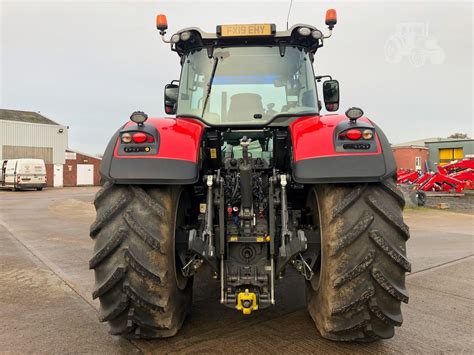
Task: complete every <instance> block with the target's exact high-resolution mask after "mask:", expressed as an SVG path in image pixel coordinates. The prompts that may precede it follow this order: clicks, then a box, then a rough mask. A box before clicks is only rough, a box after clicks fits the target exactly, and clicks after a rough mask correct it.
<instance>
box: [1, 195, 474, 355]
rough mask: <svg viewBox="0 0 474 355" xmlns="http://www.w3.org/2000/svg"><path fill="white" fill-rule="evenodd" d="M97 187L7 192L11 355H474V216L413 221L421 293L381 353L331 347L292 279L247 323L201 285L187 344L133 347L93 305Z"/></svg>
mask: <svg viewBox="0 0 474 355" xmlns="http://www.w3.org/2000/svg"><path fill="white" fill-rule="evenodd" d="M96 191H97V189H96V188H90V187H84V188H64V189H56V190H53V189H47V190H44V191H41V192H37V191H19V192H9V191H0V352H2V353H3V352H6V353H41V354H51V353H72V352H74V353H107V354H108V353H141V352H142V353H214V354H228V353H261V354H267V353H268V354H270V353H271V354H274V353H281V354H283V353H334V354H345V353H347V354H367V353H383V354H392V353H393V354H395V353H405V354H415V353H424V354H434V353H453V354H459V353H465V354H470V353H473V352H474V344H473V339H474V331H473V320H474V272H473V271H474V257H473V255H474V253H473V249H474V245H473V231H474V217H473V215H472V214H469V213H454V212H450V211H444V210H443V211H441V210H432V209H414V210H407V211H406V212H405V222H406V223H407V224H408V225H409V226H410V230H411V239H410V240H409V242H408V245H407V249H408V258H409V259H410V261H411V262H412V273H411V274H409V275H408V276H407V287H408V291H409V294H410V301H409V304H408V305H403V306H402V307H403V308H402V309H403V316H404V324H403V325H402V327H401V328H397V329H396V333H395V337H394V338H392V339H389V340H384V341H380V342H377V343H369V344H354V343H335V342H331V341H328V340H325V339H323V338H321V336H320V335H319V333H318V331H317V330H316V328H315V326H314V323H313V321H312V319H311V318H310V317H309V315H308V313H307V312H306V309H305V296H304V282H303V280H302V278H301V277H300V276H299V275H298V274H296V273H295V272H292V271H289V272H288V273H287V275H286V277H285V278H284V279H283V280H282V282H280V283H278V284H277V290H276V296H277V300H276V301H277V304H276V305H275V307H273V308H272V309H269V310H262V311H258V312H255V313H253V314H252V315H251V316H248V317H244V316H243V315H241V314H240V313H238V312H237V311H234V310H231V309H228V308H225V307H224V306H222V305H221V304H220V303H219V285H218V282H216V281H215V280H212V279H211V277H210V273H209V271H208V270H207V269H204V270H203V271H200V272H199V274H198V275H197V277H196V279H195V282H194V285H195V286H194V304H193V311H192V315H191V316H190V317H189V318H188V319H187V321H186V323H185V325H184V326H183V328H182V330H181V331H180V333H178V335H177V336H175V337H173V338H169V339H163V340H153V341H143V340H139V341H136V340H133V341H130V340H126V339H123V338H120V337H117V336H111V335H109V334H108V329H107V328H108V327H107V325H106V324H101V323H99V321H98V318H97V309H98V306H99V304H98V301H97V300H92V297H91V290H92V287H93V285H94V275H93V272H92V271H91V270H89V269H88V262H89V259H90V257H91V255H92V247H93V241H92V240H91V239H90V238H89V236H88V234H89V233H88V232H89V225H90V224H91V223H92V221H93V219H94V216H95V213H94V208H93V205H92V200H93V198H94V194H95V192H96Z"/></svg>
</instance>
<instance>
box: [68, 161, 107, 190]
mask: <svg viewBox="0 0 474 355" xmlns="http://www.w3.org/2000/svg"><path fill="white" fill-rule="evenodd" d="M100 162H101V160H100V159H97V158H92V157H89V156H86V155H82V154H80V153H76V159H74V160H72V159H66V163H65V164H64V166H63V174H64V186H76V183H77V164H92V165H94V185H99V184H100V175H99V167H100Z"/></svg>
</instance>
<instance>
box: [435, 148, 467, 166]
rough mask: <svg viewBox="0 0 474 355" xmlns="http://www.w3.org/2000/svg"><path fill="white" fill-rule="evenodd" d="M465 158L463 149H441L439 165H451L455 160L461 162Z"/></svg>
mask: <svg viewBox="0 0 474 355" xmlns="http://www.w3.org/2000/svg"><path fill="white" fill-rule="evenodd" d="M463 158H464V152H463V150H462V148H440V149H439V165H445V164H449V163H451V162H452V161H453V160H461V159H463Z"/></svg>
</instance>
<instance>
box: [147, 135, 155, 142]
mask: <svg viewBox="0 0 474 355" xmlns="http://www.w3.org/2000/svg"><path fill="white" fill-rule="evenodd" d="M154 141H155V140H154V139H153V137H152V136H147V137H146V142H147V143H153V142H154Z"/></svg>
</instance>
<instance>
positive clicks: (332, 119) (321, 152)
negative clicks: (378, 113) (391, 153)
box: [289, 115, 382, 162]
mask: <svg viewBox="0 0 474 355" xmlns="http://www.w3.org/2000/svg"><path fill="white" fill-rule="evenodd" d="M347 120H348V118H347V117H346V116H345V115H327V116H306V117H301V118H299V119H297V120H295V121H294V122H292V123H291V124H290V127H289V128H290V132H291V138H292V142H293V154H294V156H293V158H294V161H295V162H297V161H299V160H304V159H311V158H321V157H330V156H343V155H378V154H381V153H382V150H381V148H380V142H379V139H378V136H377V134H375V142H376V143H377V151H376V152H366V153H364V152H357V153H356V152H348V153H344V152H336V150H335V146H334V129H335V128H336V126H337V125H338V124H339V123H340V122H341V121H347ZM358 122H364V123H368V124H369V125H371V126H372V123H371V122H370V120H369V119H368V118H366V117H361V118H360V119H359V120H358Z"/></svg>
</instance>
